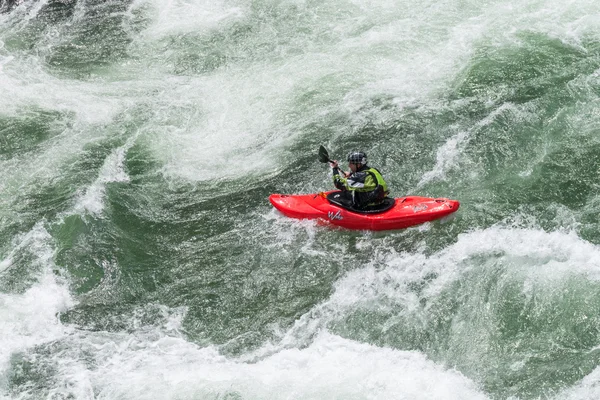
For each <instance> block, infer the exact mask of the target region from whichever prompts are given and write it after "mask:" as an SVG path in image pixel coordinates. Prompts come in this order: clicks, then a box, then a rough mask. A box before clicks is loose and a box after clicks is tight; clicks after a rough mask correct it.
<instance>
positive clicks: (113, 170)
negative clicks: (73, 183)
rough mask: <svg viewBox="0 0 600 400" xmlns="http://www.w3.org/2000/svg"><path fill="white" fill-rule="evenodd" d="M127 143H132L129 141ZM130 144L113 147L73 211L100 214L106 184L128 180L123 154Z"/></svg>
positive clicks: (102, 207)
mask: <svg viewBox="0 0 600 400" xmlns="http://www.w3.org/2000/svg"><path fill="white" fill-rule="evenodd" d="M129 143H133V142H132V141H130V142H129ZM129 147H131V144H127V145H125V146H123V147H119V148H117V149H115V150H114V151H113V152H112V153H111V154H110V155H109V156H108V157H107V158H106V159H105V160H104V164H103V165H102V168H101V169H100V173H99V176H98V178H97V179H96V180H95V181H94V183H92V185H91V186H90V187H89V188H88V189H87V190H86V192H85V194H83V195H82V196H81V197H80V198H79V200H78V201H77V204H76V205H75V208H74V211H75V212H76V213H82V212H89V213H91V214H93V215H96V216H98V215H100V214H101V213H102V210H103V209H104V196H105V192H106V184H107V183H109V182H129V175H127V173H126V172H125V166H124V162H125V156H126V154H127V150H128V149H129Z"/></svg>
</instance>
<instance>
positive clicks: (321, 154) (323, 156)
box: [319, 146, 329, 163]
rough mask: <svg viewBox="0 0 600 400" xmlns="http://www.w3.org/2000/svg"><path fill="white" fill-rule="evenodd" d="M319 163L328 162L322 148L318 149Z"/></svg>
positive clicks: (327, 154)
mask: <svg viewBox="0 0 600 400" xmlns="http://www.w3.org/2000/svg"><path fill="white" fill-rule="evenodd" d="M319 161H321V162H322V163H326V162H329V153H327V150H326V149H325V147H323V146H320V147H319Z"/></svg>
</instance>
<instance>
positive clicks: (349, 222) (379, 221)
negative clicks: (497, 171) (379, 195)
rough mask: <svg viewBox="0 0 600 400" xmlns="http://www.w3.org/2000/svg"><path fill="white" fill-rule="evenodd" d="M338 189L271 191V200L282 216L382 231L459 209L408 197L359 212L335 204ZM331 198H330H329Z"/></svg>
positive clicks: (445, 201) (448, 203) (440, 200)
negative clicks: (318, 191) (280, 192)
mask: <svg viewBox="0 0 600 400" xmlns="http://www.w3.org/2000/svg"><path fill="white" fill-rule="evenodd" d="M339 193H340V192H339V191H331V192H321V193H317V194H300V195H287V194H272V195H271V196H269V201H270V202H271V204H273V206H274V207H275V208H276V209H278V210H279V211H281V212H282V213H283V215H285V216H287V217H291V218H297V219H319V220H322V221H326V222H328V223H331V224H333V225H337V226H341V227H344V228H348V229H359V230H372V231H383V230H388V229H403V228H408V227H409V226H413V225H418V224H422V223H424V222H428V221H433V220H436V219H439V218H442V217H445V216H446V215H450V214H452V213H453V212H456V211H457V210H458V207H459V206H460V203H459V202H458V201H457V200H450V199H446V198H438V199H434V198H431V197H419V196H407V197H400V198H397V199H386V200H388V205H387V207H386V209H385V210H384V211H379V210H375V211H369V212H364V211H361V212H358V211H351V210H348V209H346V208H343V207H340V206H339V205H336V204H333V203H332V201H333V202H335V200H334V199H333V198H332V197H336V196H337V194H339ZM328 197H329V200H328Z"/></svg>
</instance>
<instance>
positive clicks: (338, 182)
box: [331, 161, 348, 190]
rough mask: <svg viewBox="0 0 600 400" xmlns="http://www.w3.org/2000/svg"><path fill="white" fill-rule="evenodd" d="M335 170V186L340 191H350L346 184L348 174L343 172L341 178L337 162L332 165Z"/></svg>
mask: <svg viewBox="0 0 600 400" xmlns="http://www.w3.org/2000/svg"><path fill="white" fill-rule="evenodd" d="M331 166H332V168H333V184H334V186H335V187H336V189H338V190H348V185H347V183H346V176H347V175H346V173H345V172H344V171H341V173H342V176H340V169H339V167H338V165H337V161H334V162H332V163H331Z"/></svg>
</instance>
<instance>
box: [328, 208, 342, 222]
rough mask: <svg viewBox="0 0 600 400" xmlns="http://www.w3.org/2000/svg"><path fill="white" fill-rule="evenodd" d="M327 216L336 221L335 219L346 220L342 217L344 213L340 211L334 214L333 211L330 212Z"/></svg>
mask: <svg viewBox="0 0 600 400" xmlns="http://www.w3.org/2000/svg"><path fill="white" fill-rule="evenodd" d="M327 216H328V217H329V219H330V220H334V219H344V217H342V212H341V211H340V210H338V211H336V212H333V211H329V212H328V213H327Z"/></svg>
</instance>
